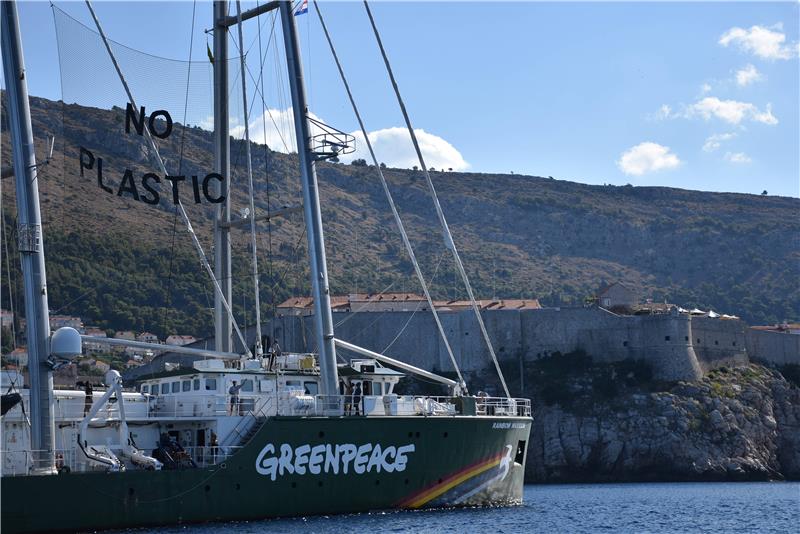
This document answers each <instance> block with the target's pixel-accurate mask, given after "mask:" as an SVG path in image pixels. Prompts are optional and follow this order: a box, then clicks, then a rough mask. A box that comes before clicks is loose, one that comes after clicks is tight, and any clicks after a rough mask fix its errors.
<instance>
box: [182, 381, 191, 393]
mask: <svg viewBox="0 0 800 534" xmlns="http://www.w3.org/2000/svg"><path fill="white" fill-rule="evenodd" d="M191 390H192V383H191V382H189V381H188V380H185V381H183V382H181V391H191Z"/></svg>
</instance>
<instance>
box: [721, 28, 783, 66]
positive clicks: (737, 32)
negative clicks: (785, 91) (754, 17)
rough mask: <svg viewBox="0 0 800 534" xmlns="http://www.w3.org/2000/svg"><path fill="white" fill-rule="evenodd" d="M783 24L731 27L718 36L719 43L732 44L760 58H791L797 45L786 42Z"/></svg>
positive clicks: (723, 44)
mask: <svg viewBox="0 0 800 534" xmlns="http://www.w3.org/2000/svg"><path fill="white" fill-rule="evenodd" d="M782 29H783V26H782V25H781V24H777V25H775V26H772V28H766V27H764V26H751V27H750V28H749V29H745V28H739V27H733V28H731V29H730V30H728V31H726V32H725V33H723V34H722V36H721V37H720V38H719V44H721V45H722V46H728V45H730V44H734V45H736V46H738V47H739V48H741V49H742V50H744V51H745V52H747V53H750V54H753V55H755V56H757V57H760V58H762V59H791V58H793V57H794V56H796V55H797V53H798V46H797V44H796V43H795V44H794V45H789V44H786V35H785V34H784V33H783V32H782V31H775V30H782Z"/></svg>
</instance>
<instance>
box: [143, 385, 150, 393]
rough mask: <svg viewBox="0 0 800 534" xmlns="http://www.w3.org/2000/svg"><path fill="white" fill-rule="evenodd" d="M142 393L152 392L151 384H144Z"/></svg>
mask: <svg viewBox="0 0 800 534" xmlns="http://www.w3.org/2000/svg"><path fill="white" fill-rule="evenodd" d="M142 393H150V386H148V385H147V384H145V385H143V386H142Z"/></svg>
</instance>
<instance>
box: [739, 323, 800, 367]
mask: <svg viewBox="0 0 800 534" xmlns="http://www.w3.org/2000/svg"><path fill="white" fill-rule="evenodd" d="M745 341H746V343H747V353H748V354H749V355H750V357H751V358H752V359H754V360H759V361H762V362H768V363H773V364H776V365H786V364H794V365H800V334H789V333H786V332H772V331H769V330H753V329H748V331H747V335H746V337H745Z"/></svg>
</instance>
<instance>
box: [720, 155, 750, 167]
mask: <svg viewBox="0 0 800 534" xmlns="http://www.w3.org/2000/svg"><path fill="white" fill-rule="evenodd" d="M725 160H726V161H729V162H731V163H736V164H739V165H742V164H747V163H752V162H753V160H752V158H751V157H750V156H748V155H747V154H745V153H744V152H726V153H725Z"/></svg>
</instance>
